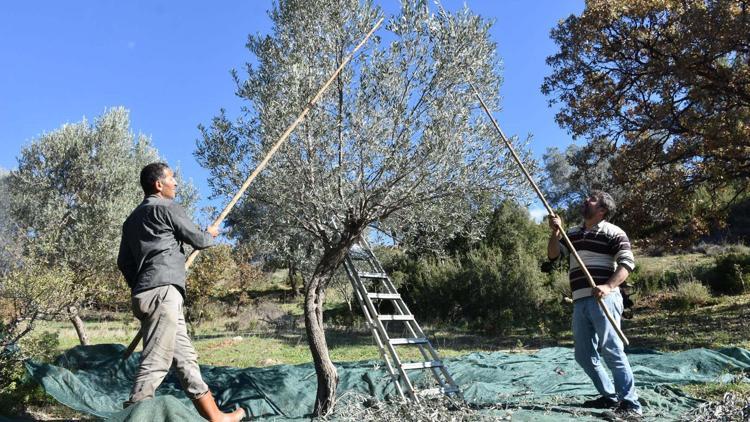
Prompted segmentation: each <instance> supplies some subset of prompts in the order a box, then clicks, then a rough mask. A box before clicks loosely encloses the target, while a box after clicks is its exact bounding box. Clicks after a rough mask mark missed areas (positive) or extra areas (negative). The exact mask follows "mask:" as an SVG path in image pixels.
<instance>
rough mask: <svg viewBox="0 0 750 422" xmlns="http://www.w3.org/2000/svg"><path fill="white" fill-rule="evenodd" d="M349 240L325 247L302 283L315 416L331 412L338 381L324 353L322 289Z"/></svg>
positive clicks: (344, 255)
mask: <svg viewBox="0 0 750 422" xmlns="http://www.w3.org/2000/svg"><path fill="white" fill-rule="evenodd" d="M352 242H353V240H352V237H348V238H347V239H346V240H343V241H340V242H338V243H337V244H336V245H335V246H334V247H333V248H331V249H328V250H326V252H325V253H324V254H323V257H322V258H321V259H320V261H319V262H318V265H317V266H316V268H315V272H314V273H313V274H312V276H311V277H310V279H309V281H308V283H306V285H305V331H306V333H307V343H308V345H309V346H310V353H311V354H312V358H313V363H314V364H315V374H316V375H317V379H318V392H317V395H316V398H315V409H314V410H313V415H315V416H319V417H320V416H326V415H328V414H330V413H331V412H333V408H334V406H335V404H336V387H337V386H338V382H339V376H338V373H337V372H336V367H335V366H334V365H333V362H332V361H331V357H330V356H329V354H328V343H327V342H326V337H325V331H324V326H323V304H324V301H325V291H326V287H327V285H328V282H329V281H330V280H331V277H333V274H334V272H335V271H336V268H338V266H339V264H340V263H341V262H342V261H343V260H344V258H345V257H346V254H347V252H348V251H349V248H350V247H351V244H352Z"/></svg>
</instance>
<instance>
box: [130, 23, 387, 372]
mask: <svg viewBox="0 0 750 422" xmlns="http://www.w3.org/2000/svg"><path fill="white" fill-rule="evenodd" d="M384 19H385V18H384V17H381V18H380V19H378V21H377V22H376V23H375V25H373V27H372V29H370V31H369V32H368V33H367V34H366V35H365V37H364V38H363V39H362V41H360V42H359V44H357V46H356V47H354V49H353V50H352V51H351V52H350V53H349V54H348V55H347V56H346V57H345V58H344V60H343V61H342V62H341V64H340V65H339V67H338V68H336V70H335V71H334V72H333V74H331V77H330V78H328V80H327V81H326V83H324V84H323V86H321V87H320V89H319V90H318V93H317V94H315V96H314V97H313V98H312V99H311V100H310V101H309V102H308V103H307V105H306V106H305V108H304V109H302V112H300V114H299V115H298V116H297V118H296V119H295V120H294V121H293V122H292V123H291V124H290V125H289V126H288V127H287V128H286V130H285V131H284V133H282V134H281V136H280V137H279V139H278V140H277V141H276V143H275V144H274V145H273V147H271V149H270V150H269V151H268V153H267V154H266V156H265V158H263V161H261V162H260V164H258V166H257V167H256V168H255V170H253V172H252V173H251V174H250V176H248V177H247V179H246V180H245V182H244V183H243V184H242V186H240V189H239V190H238V191H237V193H235V194H234V197H232V199H231V200H230V201H229V203H228V204H227V205H226V206H225V207H224V210H223V211H222V212H221V214H219V216H218V217H216V220H214V222H213V223H211V226H210V227H213V228H219V225H220V224H221V223H222V222H223V221H224V219H225V218H226V217H227V215H229V212H230V211H232V208H234V206H235V204H237V201H239V200H240V197H241V196H242V195H243V194H244V193H245V191H246V190H247V188H248V187H249V186H250V184H251V183H253V181H254V180H255V178H256V177H257V176H258V174H260V172H261V171H263V169H264V168H266V165H267V164H268V162H269V161H270V160H271V157H273V155H274V154H275V153H276V151H277V150H278V149H279V148H280V147H281V145H282V144H283V143H284V141H286V140H287V138H289V135H291V134H292V132H293V131H294V129H296V128H297V126H298V125H299V124H300V123H302V120H304V119H305V116H307V113H309V112H310V110H312V108H313V107H314V106H315V103H317V102H318V100H319V99H320V97H322V96H323V93H324V92H325V91H326V90H327V89H328V87H329V86H330V85H331V84H332V83H333V81H334V80H335V79H336V77H337V76H338V75H339V73H341V71H342V70H344V67H345V66H346V65H347V64H348V63H349V62H350V61H351V59H352V58H353V57H354V55H355V54H356V53H357V51H358V50H359V49H360V48H362V46H363V45H365V43H366V42H367V40H368V39H370V37H371V36H372V34H373V33H375V31H376V30H377V29H378V27H379V26H380V24H381V23H383V20H384ZM198 253H200V250H198V249H195V250H193V252H192V253H191V254H190V256H188V258H187V260H186V261H185V269H186V270H187V269H188V268H190V266H191V265H192V264H193V261H195V258H196V257H197V256H198ZM142 337H143V333H142V332H141V331H140V330H139V331H138V333H137V334H136V335H135V337H134V338H133V341H131V342H130V345H129V346H128V348H127V350H126V351H125V353H123V359H127V358H128V357H129V356H130V354H131V353H133V351H134V350H135V348H136V347H137V346H138V343H139V342H140V341H141V338H142Z"/></svg>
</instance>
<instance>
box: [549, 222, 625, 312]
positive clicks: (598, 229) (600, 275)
mask: <svg viewBox="0 0 750 422" xmlns="http://www.w3.org/2000/svg"><path fill="white" fill-rule="evenodd" d="M568 238H570V241H571V242H572V243H573V247H575V249H576V251H577V252H578V255H579V256H580V257H581V260H582V261H583V263H584V265H586V268H587V269H588V270H589V273H591V277H592V278H593V279H594V282H595V283H596V284H597V285H599V284H605V283H606V282H607V280H609V278H610V277H611V276H612V274H614V272H615V270H616V269H617V267H618V266H620V265H621V266H623V267H625V268H626V269H627V270H628V271H630V272H632V271H633V270H634V269H635V258H634V257H633V251H632V250H631V249H630V240H628V236H627V235H626V234H625V232H624V231H623V230H622V229H621V228H619V227H617V226H615V225H614V224H611V223H609V222H607V221H601V222H599V224H596V225H594V226H593V227H591V229H589V230H586V229H585V228H584V227H583V226H578V227H574V228H572V229H570V230H568ZM560 251H561V252H562V253H563V254H565V255H570V252H569V251H568V248H566V247H565V245H563V244H562V243H561V244H560ZM569 277H570V289H571V291H572V292H573V300H576V299H580V298H584V297H588V296H591V286H590V285H589V282H588V280H586V275H585V274H584V273H583V271H582V270H581V268H580V267H579V266H578V262H577V261H576V259H575V258H574V257H573V255H570V273H569Z"/></svg>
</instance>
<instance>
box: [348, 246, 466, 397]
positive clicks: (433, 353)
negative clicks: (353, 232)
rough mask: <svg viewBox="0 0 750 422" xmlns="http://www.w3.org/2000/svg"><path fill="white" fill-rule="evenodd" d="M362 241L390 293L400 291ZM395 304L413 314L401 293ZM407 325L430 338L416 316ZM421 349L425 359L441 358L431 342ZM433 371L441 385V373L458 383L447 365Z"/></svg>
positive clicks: (369, 260)
mask: <svg viewBox="0 0 750 422" xmlns="http://www.w3.org/2000/svg"><path fill="white" fill-rule="evenodd" d="M360 241H361V242H362V243H363V244H364V246H365V247H364V248H362V249H363V251H364V252H365V254H366V256H367V257H368V259H367V260H368V263H369V264H370V265H371V266H372V267H373V268H374V269H375V270H376V271H378V272H380V273H382V274H385V275H386V276H385V279H384V283H383V285H384V286H385V288H386V290H387V291H388V293H398V291H397V290H396V286H395V285H394V284H393V281H392V280H391V278H390V277H388V275H387V274H386V272H385V269H384V268H383V266H382V265H381V264H380V261H379V260H378V258H377V257H376V256H375V254H374V253H373V252H372V248H371V247H370V244H369V242H367V239H364V238H361V239H360ZM394 302H395V305H396V307H397V308H398V309H399V312H400V313H401V314H412V313H411V311H410V310H409V307H408V306H407V305H406V302H404V300H403V298H401V296H400V295H399V299H397V300H395V301H394ZM407 327H409V331H411V334H412V336H413V337H421V338H428V337H427V335H426V334H425V332H424V330H422V327H421V326H420V325H419V323H417V320H416V318H415V319H413V320H412V321H409V323H408V324H407ZM418 348H419V351H420V353H421V354H422V356H423V357H424V358H425V360H440V356H439V355H438V353H437V351H436V350H435V348H434V347H433V346H432V343H431V342H429V341H428V342H427V343H426V349H427V352H426V351H425V347H424V346H423V345H421V344H420V345H418ZM430 370H431V372H433V377H434V378H435V379H436V380H437V381H438V383H439V384H440V386H441V387H444V386H445V383H444V382H443V380H442V379H441V378H440V376H439V373H440V374H442V375H443V377H444V378H445V379H446V380H447V382H448V383H449V384H451V385H456V382H455V380H454V379H453V377H452V376H451V374H450V372H448V370H447V369H446V368H445V366H442V367H440V368H430Z"/></svg>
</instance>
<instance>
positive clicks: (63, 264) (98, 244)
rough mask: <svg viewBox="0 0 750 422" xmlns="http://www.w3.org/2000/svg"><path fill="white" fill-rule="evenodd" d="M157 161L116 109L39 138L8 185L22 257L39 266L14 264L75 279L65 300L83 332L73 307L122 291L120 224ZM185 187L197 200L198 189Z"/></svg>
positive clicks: (10, 211) (10, 215) (24, 154)
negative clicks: (143, 176) (148, 169)
mask: <svg viewBox="0 0 750 422" xmlns="http://www.w3.org/2000/svg"><path fill="white" fill-rule="evenodd" d="M158 159H159V156H158V154H157V152H156V150H155V149H154V148H152V147H151V144H150V141H149V139H148V138H147V137H145V136H144V135H135V134H133V133H132V132H131V130H130V121H129V117H128V111H127V110H125V109H124V108H112V109H110V110H107V111H105V113H104V114H103V115H101V116H100V117H98V118H96V119H95V120H94V122H93V124H90V123H89V122H88V121H87V120H85V119H84V120H83V121H81V122H78V123H72V124H64V125H62V126H61V127H60V128H58V129H56V130H53V131H51V132H48V133H44V134H43V135H41V136H40V137H39V138H37V139H34V140H33V141H32V142H31V143H30V144H29V145H27V146H26V147H24V148H23V149H22V151H21V154H20V156H19V158H18V168H16V169H14V170H12V171H11V172H10V174H9V175H8V176H7V177H6V178H5V180H4V182H5V183H4V186H5V187H6V189H7V190H8V194H9V195H8V199H9V200H8V203H7V204H6V205H7V223H8V224H11V225H12V226H13V228H14V229H15V230H16V231H17V233H18V234H19V235H20V236H21V239H19V242H21V243H20V247H21V248H22V250H23V256H24V259H27V260H35V261H36V262H33V263H32V262H29V263H21V262H17V265H19V266H21V267H22V268H21V269H22V270H23V268H32V269H33V268H36V267H38V266H43V267H47V268H59V269H61V270H60V271H63V272H64V271H67V272H69V273H70V274H71V277H72V279H73V282H71V283H67V284H65V287H66V288H69V289H68V290H67V291H66V295H65V296H64V297H66V298H67V303H68V305H70V308H69V311H70V312H71V318H73V319H74V323H76V324H79V325H77V328H78V329H79V330H80V329H81V328H82V326H81V325H80V320H79V319H77V316H76V315H75V306H74V305H79V304H80V303H81V301H83V300H84V299H85V300H91V301H95V300H96V299H97V298H102V297H111V296H110V295H111V294H112V293H113V292H118V291H125V289H124V288H123V287H124V284H120V275H119V273H118V272H117V266H116V264H115V261H116V257H117V250H118V246H119V241H120V235H121V227H122V222H123V221H124V220H125V218H126V217H127V216H128V214H129V213H130V212H131V211H132V210H133V208H135V207H136V206H137V205H138V203H140V201H141V200H142V198H143V191H142V189H141V187H140V184H139V179H138V175H139V172H140V170H141V168H142V167H143V166H144V165H146V164H148V163H150V162H153V161H157V160H158ZM181 190H182V194H181V195H182V196H181V198H182V201H183V202H187V203H188V204H189V203H192V202H193V195H194V192H195V189H194V188H192V187H191V186H190V185H189V184H188V186H186V187H185V186H183V188H182V189H181ZM185 194H187V195H185ZM17 280H21V278H17ZM8 282H10V283H12V282H14V280H9V281H8ZM18 282H20V281H18ZM62 286H63V285H62V283H61V287H62ZM62 290H64V289H62ZM62 290H61V291H62ZM79 336H81V341H82V342H85V333H84V332H82V331H79Z"/></svg>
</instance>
